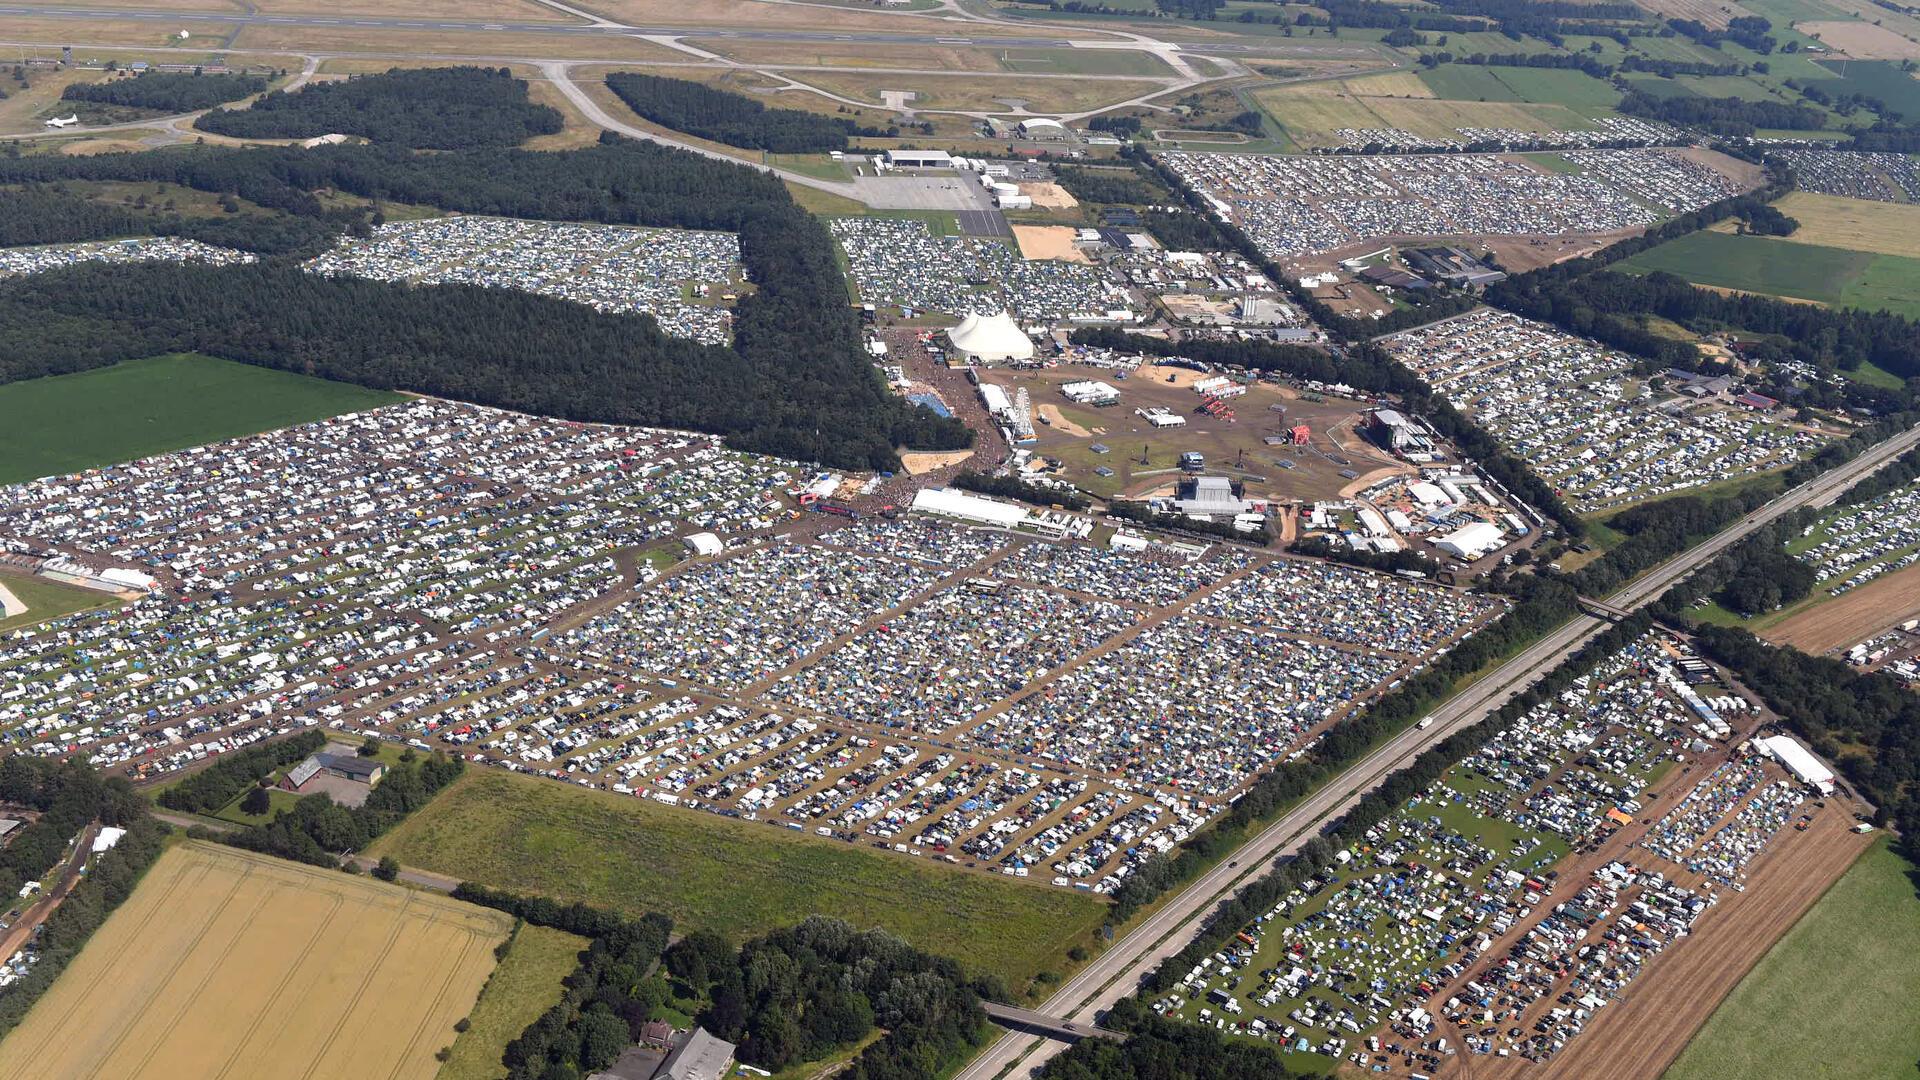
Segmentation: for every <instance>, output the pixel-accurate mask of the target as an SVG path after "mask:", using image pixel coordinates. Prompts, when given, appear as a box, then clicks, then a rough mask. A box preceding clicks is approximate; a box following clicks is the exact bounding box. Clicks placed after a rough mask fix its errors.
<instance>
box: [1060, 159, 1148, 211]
mask: <svg viewBox="0 0 1920 1080" xmlns="http://www.w3.org/2000/svg"><path fill="white" fill-rule="evenodd" d="M1053 175H1054V178H1055V179H1057V180H1058V181H1059V182H1060V186H1061V187H1063V188H1066V189H1067V194H1069V195H1072V196H1073V197H1074V198H1075V199H1076V200H1078V201H1080V202H1089V203H1130V204H1134V205H1146V204H1148V203H1157V202H1165V201H1166V199H1167V191H1166V189H1165V188H1163V187H1161V186H1160V185H1158V184H1156V183H1153V182H1151V181H1149V180H1148V179H1147V178H1146V177H1144V176H1141V175H1140V174H1139V173H1137V172H1135V171H1133V170H1132V169H1089V168H1087V167H1085V166H1083V165H1058V166H1055V167H1054V170H1053Z"/></svg>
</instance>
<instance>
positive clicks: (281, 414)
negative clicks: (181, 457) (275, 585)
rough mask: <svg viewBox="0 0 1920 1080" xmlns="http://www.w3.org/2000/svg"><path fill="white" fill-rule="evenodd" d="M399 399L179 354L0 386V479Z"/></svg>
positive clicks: (109, 459)
mask: <svg viewBox="0 0 1920 1080" xmlns="http://www.w3.org/2000/svg"><path fill="white" fill-rule="evenodd" d="M398 400H400V396H399V395H398V394H390V393H386V392H383V391H379V390H368V389H365V388H363V387H358V386H349V385H347V384H346V383H336V382H328V381H325V380H323V379H312V378H308V377H306V376H304V375H294V374H290V373H287V372H281V371H271V370H268V369H266V368H260V367H254V366H252V365H248V364H236V363H234V362H232V361H230V360H216V359H214V358H212V357H207V356H193V355H184V354H182V355H174V356H160V357H154V358H152V359H148V360H132V361H128V362H127V363H123V364H116V365H114V366H113V367H108V368H97V369H95V370H93V371H87V372H81V373H79V374H74V375H56V376H52V377H50V378H44V379H33V380H29V381H27V382H18V383H12V384H9V385H7V386H5V387H0V483H17V482H19V481H21V480H30V479H33V478H35V477H39V476H51V475H54V474H56V473H65V472H74V471H77V470H80V469H91V468H95V467H98V466H101V465H108V464H112V463H114V462H121V461H131V460H133V459H135V458H140V457H145V456H147V455H149V454H157V453H162V452H164V451H168V450H178V449H181V448H183V447H188V446H199V445H201V444H204V443H209V442H216V441H218V440H220V439H226V438H232V437H233V436H236V435H249V434H252V433H254V432H257V431H267V430H270V429H273V428H280V427H287V426H289V425H292V424H300V423H305V422H306V421H309V420H318V419H320V418H322V417H327V416H337V415H339V414H341V413H345V412H353V411H355V410H358V409H367V408H373V407H374V406H378V405H384V404H388V403H390V402H394V401H398Z"/></svg>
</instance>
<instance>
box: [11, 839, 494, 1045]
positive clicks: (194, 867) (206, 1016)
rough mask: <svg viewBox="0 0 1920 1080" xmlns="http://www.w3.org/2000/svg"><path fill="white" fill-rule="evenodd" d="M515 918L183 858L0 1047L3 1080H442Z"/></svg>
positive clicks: (171, 855) (187, 852)
mask: <svg viewBox="0 0 1920 1080" xmlns="http://www.w3.org/2000/svg"><path fill="white" fill-rule="evenodd" d="M511 925H512V920H511V919H510V918H509V917H507V916H506V915H504V914H502V913H500V912H496V911H490V910H487V909H484V908H477V907H473V906H471V905H468V904H462V903H460V902H458V901H455V900H450V899H447V898H446V897H442V896H439V895H436V894H430V893H421V892H415V891H411V890H408V889H405V888H401V887H399V886H394V885H386V884H383V883H381V882H377V881H372V880H369V879H367V878H360V877H350V876H348V875H346V874H341V873H338V872H336V871H330V870H323V869H318V868H315V867H310V866H302V865H299V864H296V863H290V862H285V861H282V860H279V859H274V858H270V857H267V856H263V855H254V854H250V853H247V852H242V851H236V850H234V849H232V848H226V847H221V846H219V845H215V844H206V843H200V842H194V841H189V842H188V843H186V844H183V845H182V846H180V847H178V848H175V849H173V850H171V851H168V852H167V853H166V854H165V855H163V856H161V858H160V861H159V862H158V863H157V864H155V866H154V867H153V869H152V870H151V871H149V872H148V874H147V876H146V878H145V879H144V880H143V881H142V882H141V884H140V887H139V889H138V890H136V891H135V893H134V894H133V896H132V897H131V898H129V899H128V900H127V902H126V903H125V904H123V905H122V906H121V907H120V909H119V910H118V911H116V912H115V913H114V914H113V916H112V917H111V918H109V919H108V920H107V922H106V924H105V925H104V926H102V927H101V928H100V930H99V931H98V932H97V933H96V934H94V936H93V939H92V940H91V941H90V942H89V943H88V944H87V947H86V948H85V949H84V950H83V951H82V952H81V953H80V955H79V957H78V958H76V959H75V960H74V962H73V965H72V966H71V967H70V968H68V969H67V971H66V972H65V974H63V975H62V976H61V977H60V979H59V981H57V982H56V983H54V985H53V988H52V989H51V990H49V991H48V992H47V994H46V996H45V997H44V998H42V999H41V1000H40V1002H39V1003H38V1004H37V1005H35V1006H34V1008H33V1010H32V1011H31V1012H29V1013H28V1014H27V1018H26V1020H25V1021H23V1022H22V1023H21V1025H20V1027H19V1028H17V1029H16V1030H15V1031H14V1032H13V1033H12V1034H11V1035H9V1036H8V1038H7V1039H6V1041H5V1042H4V1043H0V1078H4V1080H30V1078H38V1077H48V1076H73V1077H79V1076H113V1077H155V1078H162V1077H184V1076H204V1077H213V1076H273V1075H288V1074H289V1069H290V1067H291V1066H290V1063H298V1067H297V1068H292V1073H293V1074H294V1075H302V1076H307V1077H315V1078H317V1077H343V1078H344V1077H372V1076H379V1077H388V1078H396V1080H397V1078H417V1080H431V1078H432V1077H433V1076H434V1074H435V1073H436V1072H437V1071H438V1068H439V1064H438V1062H436V1061H435V1060H434V1053H435V1052H436V1051H437V1050H439V1049H440V1048H441V1047H443V1046H446V1045H448V1044H450V1043H452V1042H453V1040H454V1034H455V1033H454V1030H453V1025H454V1023H455V1021H457V1020H458V1019H459V1018H460V1017H462V1016H465V1015H466V1014H467V1012H468V1010H469V1009H471V1008H472V1006H473V1003H474V1000H475V999H476V998H477V996H478V995H479V992H480V987H481V985H482V984H483V983H485V981H486V979H487V975H488V973H489V972H491V971H492V970H493V965H494V961H493V955H492V953H493V949H494V947H495V946H496V945H498V944H499V943H500V942H501V941H504V940H506V936H507V933H508V931H509V929H510V928H511Z"/></svg>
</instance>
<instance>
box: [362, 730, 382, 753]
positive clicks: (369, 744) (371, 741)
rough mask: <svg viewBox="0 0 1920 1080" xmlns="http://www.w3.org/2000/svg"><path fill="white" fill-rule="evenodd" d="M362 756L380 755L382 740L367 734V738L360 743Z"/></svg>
mask: <svg viewBox="0 0 1920 1080" xmlns="http://www.w3.org/2000/svg"><path fill="white" fill-rule="evenodd" d="M360 756H361V757H379V756H380V740H379V739H376V738H374V737H373V736H371V735H369V736H367V737H366V740H365V741H364V742H362V743H361V744H360Z"/></svg>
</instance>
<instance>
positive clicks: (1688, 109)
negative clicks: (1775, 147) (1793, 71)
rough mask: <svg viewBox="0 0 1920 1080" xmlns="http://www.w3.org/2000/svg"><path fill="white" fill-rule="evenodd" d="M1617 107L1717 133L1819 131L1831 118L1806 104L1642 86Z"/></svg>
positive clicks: (1671, 122) (1643, 115) (1632, 114)
mask: <svg viewBox="0 0 1920 1080" xmlns="http://www.w3.org/2000/svg"><path fill="white" fill-rule="evenodd" d="M1616 108H1618V109H1619V111H1620V112H1623V113H1625V114H1627V115H1628V116H1638V117H1642V118H1644V119H1647V120H1659V121H1661V122H1663V123H1668V124H1672V125H1674V126H1675V127H1691V128H1700V129H1701V130H1704V131H1710V132H1712V133H1714V134H1716V135H1735V136H1744V135H1752V134H1753V133H1754V131H1755V130H1757V129H1759V128H1781V129H1786V130H1792V131H1819V130H1820V129H1821V128H1824V127H1826V126H1827V125H1828V123H1829V122H1830V121H1829V120H1828V119H1827V114H1826V113H1823V112H1821V111H1820V110H1819V109H1813V108H1808V107H1807V106H1805V105H1789V104H1785V103H1783V102H1778V101H1748V100H1747V99H1745V98H1736V97H1718V98H1708V97H1679V96H1675V97H1656V96H1655V95H1653V94H1649V93H1646V92H1645V91H1642V90H1634V91H1632V92H1630V93H1628V94H1627V95H1626V96H1625V97H1623V98H1621V99H1620V104H1619V105H1618V106H1616Z"/></svg>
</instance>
